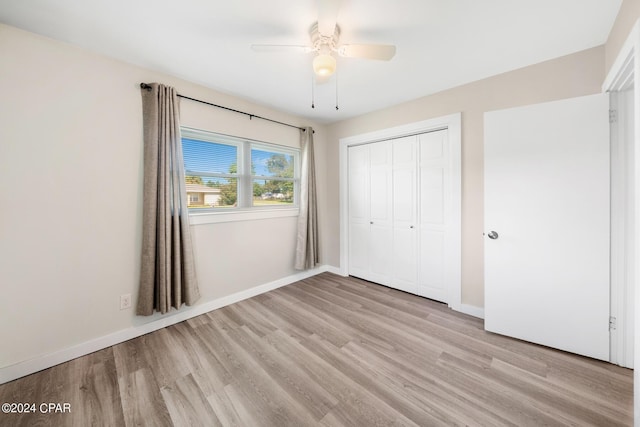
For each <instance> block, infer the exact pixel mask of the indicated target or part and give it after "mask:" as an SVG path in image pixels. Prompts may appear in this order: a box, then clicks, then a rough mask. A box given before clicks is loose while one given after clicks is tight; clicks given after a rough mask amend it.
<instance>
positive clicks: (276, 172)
mask: <svg viewBox="0 0 640 427" xmlns="http://www.w3.org/2000/svg"><path fill="white" fill-rule="evenodd" d="M181 132H182V151H183V156H184V166H185V180H186V190H187V204H188V207H189V209H191V210H202V211H205V210H209V211H222V210H226V211H233V210H248V209H254V208H255V209H265V208H282V207H297V206H298V192H299V190H298V189H299V181H300V178H299V176H300V171H299V169H300V165H299V163H300V161H299V157H300V156H299V150H298V149H295V148H290V147H285V146H280V145H276V144H269V143H266V142H258V141H253V140H249V139H244V138H237V137H233V136H228V135H221V134H216V133H212V132H205V131H200V130H195V129H190V128H182V129H181Z"/></svg>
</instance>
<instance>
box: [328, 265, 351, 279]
mask: <svg viewBox="0 0 640 427" xmlns="http://www.w3.org/2000/svg"><path fill="white" fill-rule="evenodd" d="M322 269H323V270H324V271H328V272H329V273H333V274H337V275H338V276H342V277H347V276H348V274H346V273H345V272H344V271H342V269H340V268H339V267H334V266H332V265H323V266H322Z"/></svg>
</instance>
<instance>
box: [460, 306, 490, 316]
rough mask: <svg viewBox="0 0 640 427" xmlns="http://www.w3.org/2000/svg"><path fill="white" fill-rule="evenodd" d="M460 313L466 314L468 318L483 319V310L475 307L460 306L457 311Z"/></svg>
mask: <svg viewBox="0 0 640 427" xmlns="http://www.w3.org/2000/svg"><path fill="white" fill-rule="evenodd" d="M456 311H459V312H460V313H464V314H468V315H469V316H473V317H478V318H480V319H484V308H482V307H476V306H475V305H468V304H460V306H459V307H458V310H456Z"/></svg>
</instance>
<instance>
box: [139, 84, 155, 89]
mask: <svg viewBox="0 0 640 427" xmlns="http://www.w3.org/2000/svg"><path fill="white" fill-rule="evenodd" d="M140 89H146V90H151V89H153V88H152V87H151V85H148V84H146V83H140Z"/></svg>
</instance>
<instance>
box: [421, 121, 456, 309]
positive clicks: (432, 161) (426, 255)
mask: <svg viewBox="0 0 640 427" xmlns="http://www.w3.org/2000/svg"><path fill="white" fill-rule="evenodd" d="M448 141H449V139H448V132H447V131H446V130H441V131H436V132H429V133H425V134H422V135H419V136H418V151H419V155H418V158H419V162H418V164H419V166H418V170H419V171H418V174H419V178H418V180H419V191H418V192H419V198H420V206H419V211H420V212H419V216H418V217H419V220H420V221H419V228H420V233H419V243H418V247H419V257H418V258H419V269H418V294H419V295H422V296H425V297H427V298H431V299H434V300H437V301H444V302H447V301H448V296H447V293H446V289H447V288H446V286H445V285H446V283H445V280H446V277H447V272H446V269H445V265H446V263H445V259H446V253H447V247H446V241H447V232H448V231H447V227H448V222H451V220H450V218H449V217H450V211H451V209H452V203H453V199H452V192H451V176H450V174H451V167H450V161H451V155H450V148H449V143H448Z"/></svg>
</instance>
